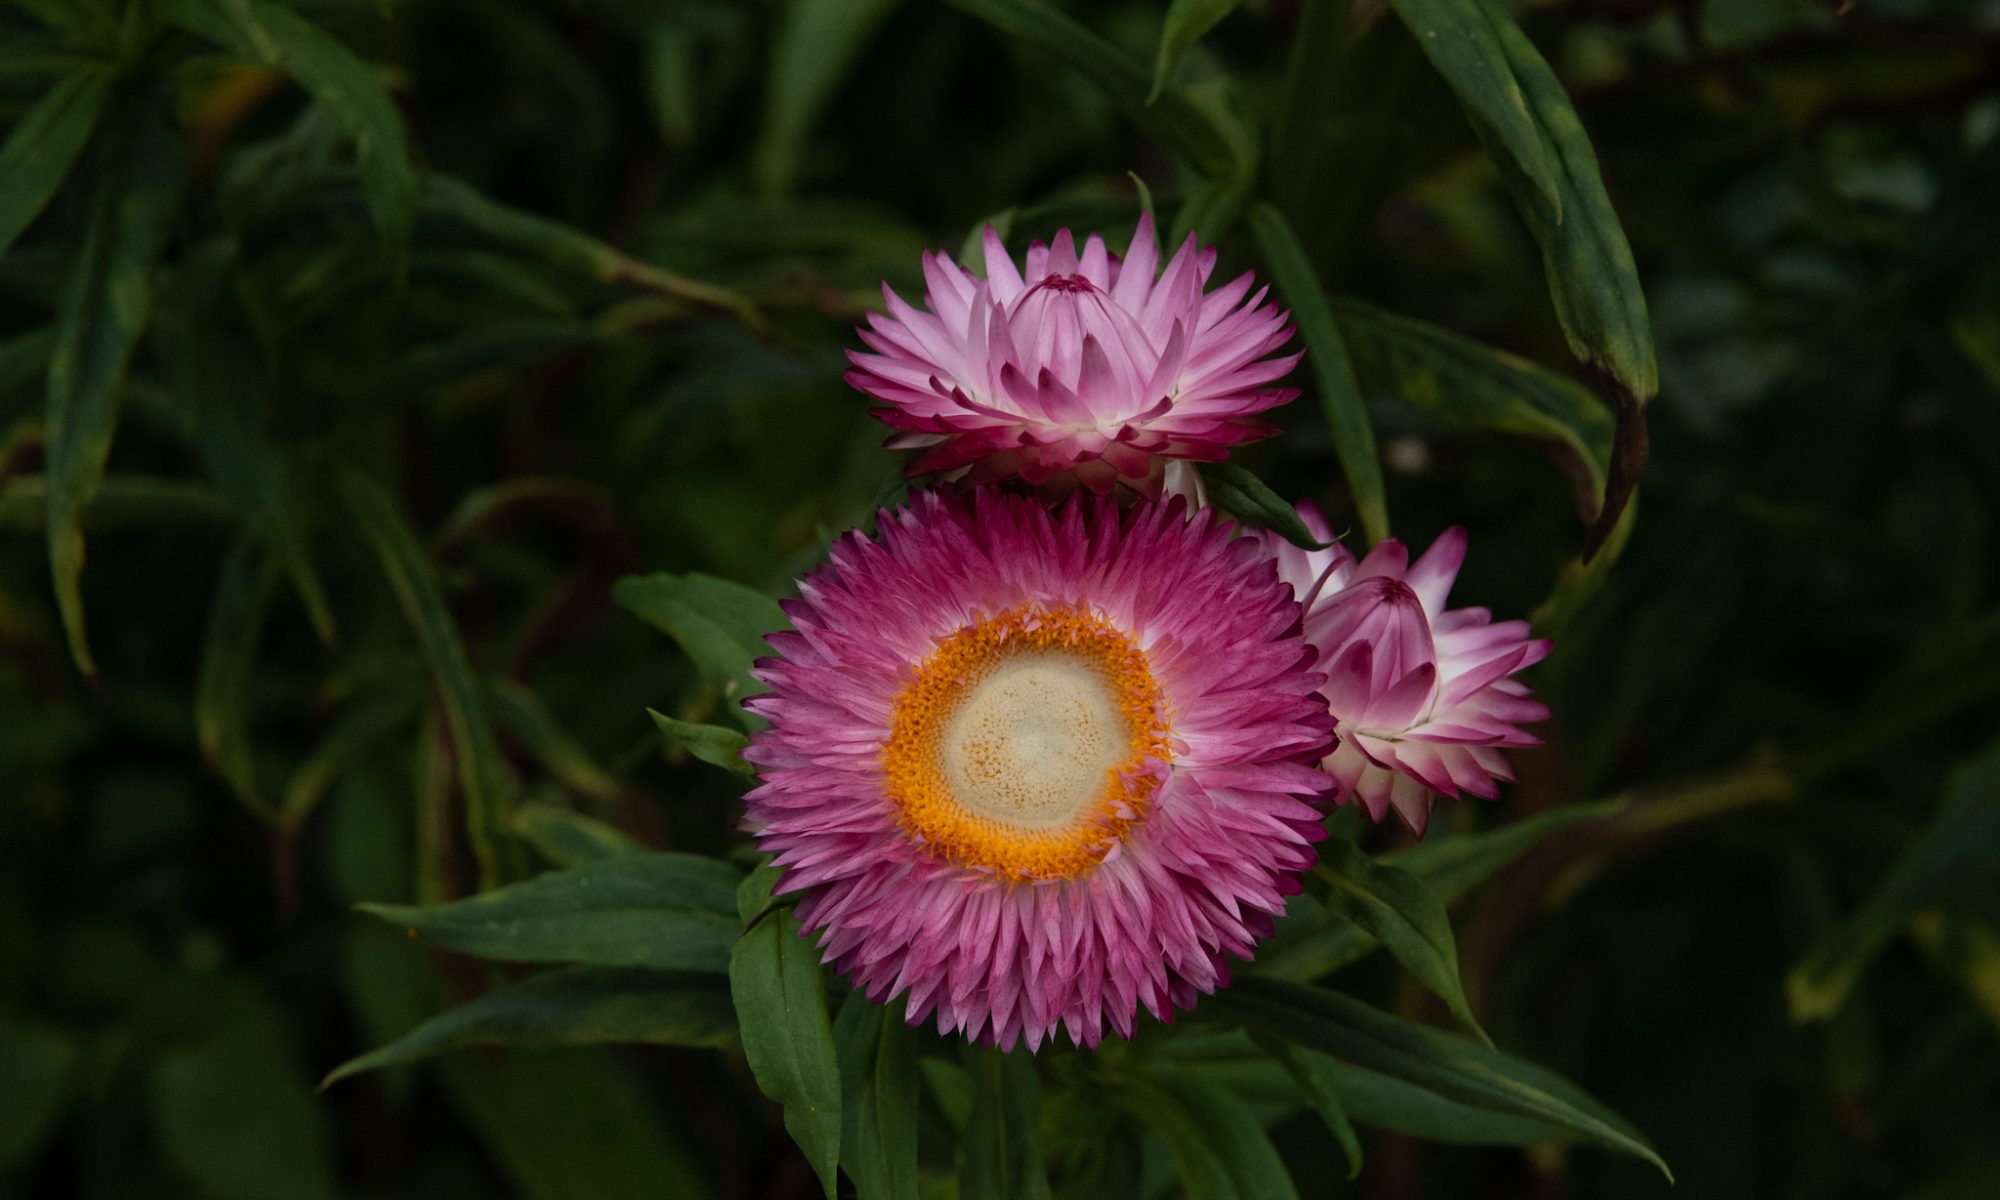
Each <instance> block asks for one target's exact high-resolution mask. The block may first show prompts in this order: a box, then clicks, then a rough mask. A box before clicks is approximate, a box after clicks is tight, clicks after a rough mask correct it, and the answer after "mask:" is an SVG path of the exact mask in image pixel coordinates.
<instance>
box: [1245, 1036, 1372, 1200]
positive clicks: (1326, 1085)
mask: <svg viewBox="0 0 2000 1200" xmlns="http://www.w3.org/2000/svg"><path fill="white" fill-rule="evenodd" d="M1256 1041H1257V1045H1258V1046H1259V1047H1260V1048H1261V1049H1262V1050H1263V1051H1264V1052H1265V1053H1266V1054H1269V1055H1270V1056H1271V1057H1272V1058H1274V1059H1276V1060H1277V1061H1278V1065H1280V1066H1282V1067H1284V1068H1285V1073H1286V1074H1287V1075H1290V1076H1291V1077H1292V1082H1294V1083H1296V1084H1297V1085H1298V1088H1299V1092H1300V1093H1301V1094H1302V1095H1303V1096H1304V1097H1305V1100H1306V1103H1307V1104H1309V1105H1311V1106H1312V1110H1313V1111H1314V1112H1316V1113H1318V1114H1319V1119H1320V1120H1322V1121H1324V1122H1326V1128H1327V1132H1329V1133H1331V1134H1333V1139H1334V1140H1335V1141H1336V1142H1339V1143H1340V1152H1341V1154H1342V1155H1344V1156H1346V1158H1347V1177H1348V1178H1349V1179H1353V1178H1355V1177H1357V1176H1359V1175H1360V1174H1361V1138H1360V1137H1359V1136H1358V1135H1357V1134H1356V1133H1355V1132H1354V1124H1353V1122H1351V1121H1349V1120H1348V1119H1347V1107H1346V1105H1344V1104H1342V1103H1341V1101H1340V1084H1339V1071H1340V1066H1339V1064H1338V1063H1336V1062H1334V1061H1333V1060H1332V1059H1330V1058H1328V1057H1327V1056H1326V1055H1324V1054H1320V1053H1318V1052H1316V1051H1312V1050H1305V1049H1301V1048H1300V1047H1298V1046H1294V1045H1292V1044H1291V1043H1289V1042H1285V1041H1281V1040H1279V1039H1277V1038H1273V1037H1265V1036H1262V1035H1259V1036H1258V1037H1257V1039H1256Z"/></svg>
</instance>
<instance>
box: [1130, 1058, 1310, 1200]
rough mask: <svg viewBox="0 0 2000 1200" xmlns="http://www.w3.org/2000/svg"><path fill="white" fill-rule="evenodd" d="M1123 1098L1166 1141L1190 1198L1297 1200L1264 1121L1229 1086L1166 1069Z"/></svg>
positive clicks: (1141, 1081) (1135, 1082)
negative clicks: (1165, 1071) (1214, 1083)
mask: <svg viewBox="0 0 2000 1200" xmlns="http://www.w3.org/2000/svg"><path fill="white" fill-rule="evenodd" d="M1123 1100H1124V1103H1125V1105H1126V1107H1128V1108H1130V1109H1131V1110H1132V1111H1133V1113H1135V1114H1136V1115H1137V1116H1138V1117H1139V1118H1140V1119H1141V1120H1143V1121H1145V1122H1146V1124H1147V1125H1149V1126H1151V1127H1152V1128H1153V1129H1154V1131H1156V1132H1157V1133H1158V1134H1159V1135H1160V1136H1161V1138H1163V1139H1164V1140H1165V1141H1166V1143H1167V1149H1168V1150H1169V1151H1170V1152H1172V1154H1173V1156H1174V1166H1175V1168H1176V1169H1177V1170H1178V1171H1179V1172H1180V1177H1181V1187H1182V1188H1183V1189H1185V1190H1186V1192H1187V1196H1188V1200H1267V1198H1268V1200H1288V1198H1289V1200H1297V1197H1298V1194H1299V1193H1298V1189H1297V1188H1296V1187H1294V1186H1293V1184H1292V1177H1291V1175H1290V1174H1289V1173H1288V1172H1287V1171H1286V1170H1285V1162H1284V1160H1283V1159H1282V1158H1280V1157H1278V1150H1277V1147H1275V1146H1273V1145H1272V1144H1271V1139H1270V1137H1269V1136H1268V1135H1267V1134H1265V1132H1264V1127H1263V1125H1262V1124H1261V1123H1260V1122H1259V1121H1258V1120H1257V1117H1256V1116H1255V1114H1253V1113H1252V1112H1251V1111H1250V1110H1249V1108H1247V1107H1246V1106H1245V1105H1244V1104H1243V1102H1242V1101H1240V1100H1238V1099H1236V1098H1235V1097H1234V1096H1232V1095H1231V1094H1230V1093H1229V1092H1227V1091H1226V1090H1224V1089H1222V1088H1220V1087H1217V1086H1215V1085H1213V1084H1211V1083H1208V1082H1205V1081H1204V1080H1202V1079H1200V1078H1198V1077H1197V1076H1195V1075H1193V1074H1191V1073H1185V1072H1175V1073H1163V1074H1161V1075H1159V1076H1157V1077H1140V1078H1136V1079H1133V1080H1131V1081H1130V1082H1128V1083H1127V1085H1126V1088H1125V1093H1124V1096H1123Z"/></svg>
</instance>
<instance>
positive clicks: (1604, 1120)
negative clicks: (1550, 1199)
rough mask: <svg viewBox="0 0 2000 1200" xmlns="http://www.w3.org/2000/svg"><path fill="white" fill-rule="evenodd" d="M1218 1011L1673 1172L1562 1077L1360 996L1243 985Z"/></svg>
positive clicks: (1253, 982)
mask: <svg viewBox="0 0 2000 1200" xmlns="http://www.w3.org/2000/svg"><path fill="white" fill-rule="evenodd" d="M1209 1003H1210V1005H1211V1006H1212V1007H1213V1008H1215V1009H1216V1010H1217V1011H1218V1012H1220V1013H1223V1014H1225V1015H1228V1016H1229V1017H1231V1018H1233V1019H1234V1020H1236V1021H1238V1022H1240V1023H1241V1024H1242V1025H1243V1026H1244V1027H1245V1028H1246V1029H1249V1030H1251V1031H1252V1032H1254V1033H1262V1034H1264V1035H1266V1036H1269V1037H1276V1038H1282V1039H1285V1040H1287V1041H1291V1042H1295V1043H1297V1044H1299V1045H1301V1046H1305V1047H1307V1048H1308V1049H1312V1050H1317V1051H1319V1052H1320V1053H1322V1054H1329V1055H1332V1056H1333V1057H1335V1058H1338V1059H1340V1060H1341V1061H1343V1062H1349V1063H1353V1064H1354V1065H1356V1066H1359V1067H1363V1068H1365V1069H1367V1070H1370V1071H1375V1072H1378V1073H1380V1074H1383V1075H1387V1076H1390V1077H1391V1078H1394V1079H1399V1080H1401V1081H1403V1082H1405V1083H1408V1084H1411V1085H1414V1086H1416V1087H1420V1088H1422V1089H1424V1090H1426V1091H1429V1092H1434V1093H1436V1094H1437V1095H1440V1096H1443V1097H1446V1098H1448V1099H1451V1100H1455V1101H1457V1102H1458V1103H1460V1104H1464V1105H1468V1106H1470V1107H1473V1108H1478V1109H1483V1110H1485V1111H1488V1112H1494V1113H1500V1114H1503V1115H1507V1116H1514V1117H1525V1118H1528V1119H1530V1120H1536V1121H1544V1122H1547V1123H1549V1124H1552V1125H1557V1126H1561V1127H1562V1128H1565V1129H1568V1130H1570V1131H1572V1132H1574V1133H1576V1134H1577V1135H1579V1136H1580V1137H1582V1138H1584V1139H1586V1140H1588V1141H1591V1142H1595V1143H1597V1144H1598V1145H1601V1146H1605V1147H1608V1148H1610V1149H1613V1150H1617V1151H1620V1152H1622V1153H1625V1154H1630V1155H1633V1156H1634V1157H1637V1158H1642V1159H1644V1160H1646V1161H1647V1162H1649V1163H1652V1164H1653V1165H1654V1166H1656V1167H1658V1168H1659V1169H1660V1172H1661V1173H1662V1174H1663V1175H1666V1176H1667V1178H1668V1179H1669V1180H1671V1179H1672V1178H1673V1174H1672V1172H1670V1171H1668V1170H1667V1165H1666V1163H1665V1162H1663V1161H1662V1160H1661V1159H1660V1156H1659V1155H1658V1154H1656V1153H1655V1152H1654V1151H1653V1148H1652V1147H1651V1146H1649V1145H1648V1144H1647V1143H1646V1140H1645V1138H1644V1137H1643V1136H1642V1135H1641V1134H1640V1133H1639V1132H1638V1131H1637V1130H1635V1129H1633V1128H1632V1127H1631V1126H1630V1125H1629V1124H1627V1123H1626V1122H1625V1121H1624V1119H1623V1118H1621V1117H1619V1116H1618V1115H1617V1114H1616V1113H1613V1112H1612V1111H1611V1110H1610V1109H1608V1108H1605V1107H1604V1106H1603V1105H1602V1104H1600V1103H1599V1102H1597V1101H1596V1100H1594V1099H1592V1098H1591V1097H1590V1096H1588V1095H1586V1094H1585V1093H1584V1092H1583V1091H1582V1090H1581V1089H1579V1088H1577V1087H1576V1086H1575V1085H1574V1084H1571V1083H1569V1082H1567V1081H1565V1080H1563V1079H1562V1078H1561V1077H1560V1076H1557V1075H1555V1074H1554V1073H1553V1072H1550V1071H1545V1070H1543V1069H1542V1068H1540V1067H1537V1066H1534V1065H1533V1064H1531V1063H1527V1062H1523V1061H1522V1060H1520V1059H1517V1058H1514V1057H1513V1056H1511V1055H1507V1054H1503V1053H1501V1052H1500V1051H1498V1050H1493V1049H1490V1048H1489V1047H1486V1046H1482V1045H1480V1044H1479V1043H1478V1042H1475V1041H1473V1040H1472V1039H1470V1038H1466V1037H1460V1036H1457V1035H1455V1034H1448V1033H1442V1032H1439V1031H1438V1030H1435V1029H1426V1028H1424V1027H1423V1026H1421V1025H1414V1024H1411V1023H1410V1022H1408V1021H1404V1020H1402V1019H1401V1018H1398V1017H1393V1016H1390V1015H1389V1014H1388V1013H1385V1012H1382V1011H1380V1010H1379V1009H1375V1008H1371V1007H1369V1006H1368V1005H1366V1004H1363V1003H1362V1002H1360V1001H1359V1000H1356V999H1354V998H1353V997H1351V996H1345V995H1342V994H1341V993H1339V992H1332V991H1327V990H1325V989H1323V988H1315V987H1309V986H1307V985H1304V984H1298V983H1290V982H1286V981H1284V980H1277V979H1264V978H1260V977H1256V976H1251V977H1248V978H1245V979H1241V980H1238V981H1237V982H1236V983H1235V984H1234V985H1233V986H1232V987H1230V988H1229V989H1228V990H1227V991H1225V992H1223V993H1221V994H1219V995H1217V996H1216V997H1215V998H1214V999H1213V1000H1211V1001H1210V1002H1209Z"/></svg>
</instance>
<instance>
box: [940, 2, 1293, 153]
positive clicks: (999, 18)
mask: <svg viewBox="0 0 2000 1200" xmlns="http://www.w3.org/2000/svg"><path fill="white" fill-rule="evenodd" d="M952 5H953V7H955V8H959V9H962V10H964V11H965V12H968V13H971V14H972V15H973V16H975V17H978V18H979V19H980V20H983V21H985V22H987V23H988V24H991V25H992V26H994V27H995V28H996V29H999V30H1000V31H1001V32H1003V33H1005V34H1007V35H1008V36H1010V37H1014V38H1018V39H1020V40H1021V41H1023V42H1025V43H1027V44H1028V45H1030V46H1033V47H1035V48H1036V49H1037V50H1040V51H1041V52H1043V53H1044V54H1047V55H1048V56H1050V57H1051V58H1054V59H1056V60H1057V61H1059V62H1061V63H1063V64H1065V65H1066V66H1068V67H1069V68H1070V69H1071V70H1074V71H1075V72H1077V73H1078V74H1079V75H1081V76H1083V77H1084V78H1085V79H1087V80H1089V81H1090V82H1091V83H1093V84H1095V85H1096V86H1097V87H1098V88H1099V89H1101V90H1102V91H1103V92H1104V94H1105V95H1106V96H1107V97H1108V98H1110V100H1111V102H1112V103H1114V104H1116V105H1117V106H1118V107H1119V109H1120V110H1121V111H1122V112H1124V114H1125V116H1126V118H1127V119H1129V120H1130V121H1131V122H1132V123H1133V124H1134V125H1136V126H1138V127H1139V128H1140V129H1141V130H1143V131H1144V132H1145V133H1146V134H1147V135H1149V136H1151V137H1153V138H1155V139H1157V140H1159V141H1160V142H1162V143H1164V144H1165V145H1167V146H1170V147H1172V148H1173V149H1174V150H1175V151H1177V152H1178V153H1179V154H1181V155H1182V156H1183V157H1184V158H1186V159H1187V160H1188V162H1189V163H1191V164H1193V166H1194V167H1195V169H1196V170H1198V171H1200V172H1201V173H1202V174H1204V175H1209V176H1233V177H1246V178H1247V177H1248V176H1249V175H1250V173H1251V165H1252V161H1253V156H1254V154H1255V148H1254V145H1253V144H1251V142H1250V139H1249V138H1248V137H1247V136H1246V135H1245V134H1244V133H1243V132H1242V131H1240V130H1236V129H1230V128H1227V127H1225V125H1224V124H1223V123H1222V122H1220V121H1219V120H1218V119H1217V117H1218V114H1217V113H1216V112H1215V111H1214V110H1213V109H1212V108H1209V107H1206V106H1203V105H1201V104H1199V103H1197V102H1196V101H1194V100H1192V99H1190V98H1189V96H1188V95H1187V94H1186V93H1185V92H1182V91H1181V90H1179V89H1177V88H1171V87H1169V88H1164V89H1162V90H1161V91H1160V92H1159V94H1158V95H1157V97H1156V98H1154V99H1153V100H1152V101H1151V102H1150V103H1149V102H1148V96H1149V95H1152V93H1153V88H1152V80H1151V77H1150V75H1149V73H1148V72H1147V70H1146V68H1145V67H1143V66H1141V65H1140V64H1139V63H1137V62H1135V61H1133V60H1132V59H1131V58H1129V57H1127V56H1126V55H1125V54H1124V53H1123V52H1121V51H1120V50H1119V49H1118V48H1117V47H1116V46H1113V45H1112V44H1111V43H1110V42H1107V41H1105V40H1104V39H1103V38H1101V37H1099V36H1097V35H1096V34H1095V33H1092V32H1091V31H1090V30H1089V29H1086V28H1085V27H1084V26H1083V25H1081V24H1079V23H1078V22H1077V21H1076V20H1075V19H1074V18H1072V17H1070V16H1069V15H1068V14H1066V13H1063V12H1061V11H1058V10H1057V9H1055V8H1053V7H1051V6H1050V5H1048V4H1045V3H1041V2H1040V0H952Z"/></svg>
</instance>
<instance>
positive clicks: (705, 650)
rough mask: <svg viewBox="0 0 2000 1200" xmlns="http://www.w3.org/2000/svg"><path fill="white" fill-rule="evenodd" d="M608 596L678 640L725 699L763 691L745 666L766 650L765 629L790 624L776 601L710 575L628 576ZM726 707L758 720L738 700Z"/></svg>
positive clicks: (751, 723)
mask: <svg viewBox="0 0 2000 1200" xmlns="http://www.w3.org/2000/svg"><path fill="white" fill-rule="evenodd" d="M611 598H612V599H613V600H616V601H617V602H618V603H619V604H620V605H622V606H624V607H625V609H627V610H628V611H630V612H632V613H634V614H635V615H637V616H639V617H641V618H643V619H644V620H646V621H648V622H650V623H652V624H653V625H654V626H656V627H658V628H659V629H661V630H663V631H664V632H665V633H666V634H667V636H669V637H671V638H673V639H674V641H676V642H678V643H679V644H680V647H681V650H682V651H684V652H685V653H686V654H687V656H688V657H689V658H691V659H693V660H694V665H695V668H696V669H697V670H699V671H700V672H701V674H702V676H703V678H705V679H707V680H709V681H710V682H711V683H714V684H715V685H716V686H717V687H719V688H721V689H722V695H723V698H724V699H726V700H730V701H739V702H740V701H741V700H743V699H744V698H745V697H747V696H754V695H757V694H758V693H759V692H762V691H763V690H764V685H763V684H761V683H758V682H757V681H756V680H755V679H753V678H751V676H750V665H751V664H752V663H753V662H755V661H756V660H757V659H759V658H761V657H763V656H764V655H765V654H767V653H768V650H767V649H766V647H765V645H764V637H765V635H766V634H770V633H775V632H777V631H778V630H781V629H789V628H791V622H789V621H787V620H785V613H784V610H783V609H781V608H779V607H778V602H777V601H775V600H773V599H771V598H770V597H769V596H767V595H765V594H764V593H762V592H760V591H758V590H756V589H755V588H748V587H745V586H743V585H742V584H740V583H731V582H730V581H729V580H727V579H717V578H715V577H714V576H712V575H700V574H688V575H670V574H667V573H665V572H661V573H660V574H657V575H635V576H630V577H627V578H625V579H621V580H619V581H618V582H617V583H616V584H614V585H612V588H611ZM729 709H730V711H731V712H732V713H733V714H734V715H735V717H736V719H737V721H738V722H739V723H741V724H742V725H743V726H744V727H745V728H746V729H752V730H754V729H756V728H758V727H759V726H761V725H762V724H763V722H762V721H760V720H758V719H757V718H756V717H755V716H754V715H752V714H751V713H749V712H746V711H744V710H743V707H742V705H741V704H740V703H732V704H730V705H729Z"/></svg>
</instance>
